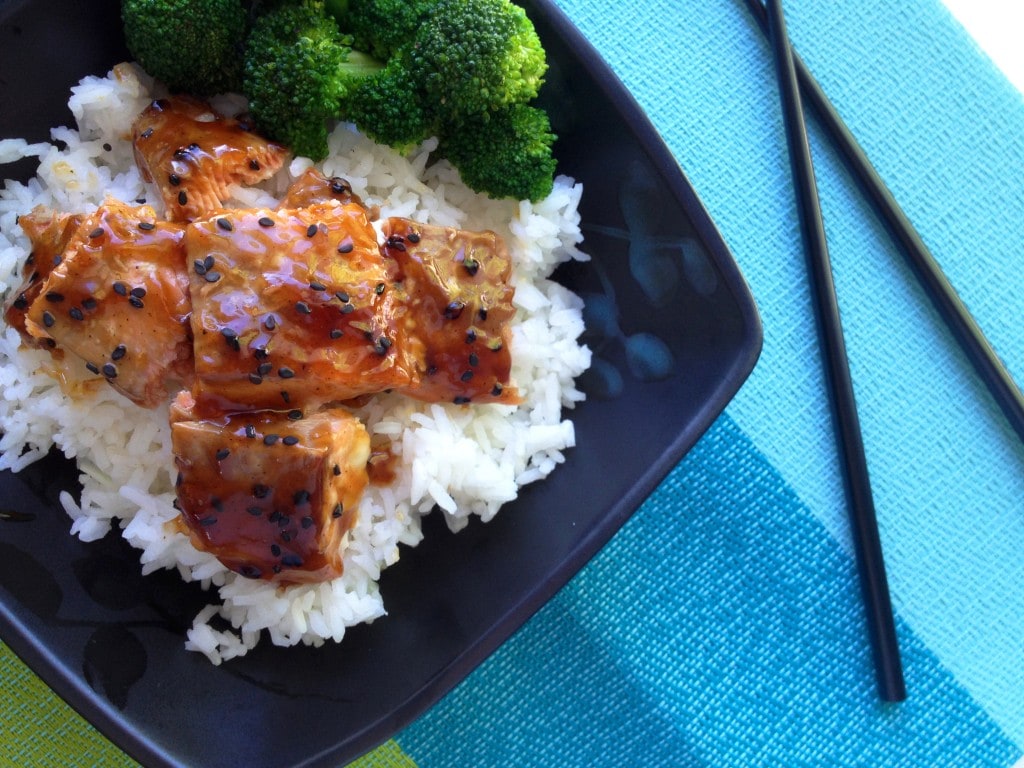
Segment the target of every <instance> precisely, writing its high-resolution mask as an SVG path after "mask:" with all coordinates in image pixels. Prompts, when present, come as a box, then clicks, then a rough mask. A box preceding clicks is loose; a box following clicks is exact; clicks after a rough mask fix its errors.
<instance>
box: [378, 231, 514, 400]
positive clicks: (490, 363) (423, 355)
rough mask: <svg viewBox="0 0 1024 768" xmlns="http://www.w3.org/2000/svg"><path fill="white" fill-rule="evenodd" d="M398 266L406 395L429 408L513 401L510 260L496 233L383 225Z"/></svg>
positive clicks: (387, 248)
mask: <svg viewBox="0 0 1024 768" xmlns="http://www.w3.org/2000/svg"><path fill="white" fill-rule="evenodd" d="M384 238H385V241H384V253H385V254H386V255H387V257H388V258H389V259H390V260H392V261H394V263H395V264H396V265H397V268H398V274H397V278H398V280H399V281H400V285H401V292H402V296H403V304H404V306H405V308H406V312H405V314H404V315H402V322H403V326H402V330H401V333H402V336H403V338H404V339H405V341H406V343H405V352H406V355H407V357H408V358H409V359H410V360H411V361H412V362H411V366H412V374H413V375H412V377H411V380H410V383H409V385H407V386H404V387H401V391H402V393H403V394H406V395H408V396H410V397H414V398H417V399H419V400H426V401H431V402H455V403H459V404H467V403H486V402H506V403H517V402H518V395H517V394H516V392H515V391H514V389H513V388H512V387H511V386H510V383H509V375H510V371H511V368H512V357H511V353H510V351H509V344H508V342H509V336H510V331H509V326H508V323H509V321H510V320H511V319H512V317H513V316H514V315H515V308H514V307H513V306H512V296H513V294H514V288H513V287H512V286H511V285H510V284H509V276H510V275H511V272H512V261H511V259H510V258H509V254H508V251H507V250H506V249H505V246H504V244H503V243H502V241H501V239H500V238H499V237H498V236H497V235H496V234H494V233H493V232H468V231H465V230H459V229H452V228H450V227H439V226H430V225H426V224H419V223H417V222H413V221H410V220H408V219H397V218H391V219H387V220H385V221H384Z"/></svg>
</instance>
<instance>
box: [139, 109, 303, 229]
mask: <svg viewBox="0 0 1024 768" xmlns="http://www.w3.org/2000/svg"><path fill="white" fill-rule="evenodd" d="M132 140H133V145H134V149H135V161H136V164H137V165H138V166H139V170H140V171H142V175H143V177H144V178H145V179H146V181H148V182H152V183H154V184H155V185H156V186H157V188H158V189H159V190H160V195H161V197H162V198H163V201H164V205H165V206H166V208H167V212H166V218H167V219H169V220H170V221H193V220H195V219H197V218H201V217H203V216H206V215H208V214H210V213H213V212H215V211H219V210H221V208H222V207H223V204H224V201H225V200H227V199H228V198H229V197H231V186H232V185H234V184H245V185H251V184H256V183H258V182H260V181H263V180H264V179H268V178H270V177H271V176H273V175H274V173H275V172H276V171H277V170H278V169H279V168H280V167H281V165H282V164H283V163H284V161H285V158H287V157H288V150H287V149H286V148H285V147H284V146H282V145H281V144H275V143H274V142H271V141H268V140H267V139H264V138H263V137H262V136H259V135H258V134H256V133H253V132H252V131H251V130H249V125H248V124H247V123H245V122H243V121H241V120H237V119H235V118H230V117H225V116H223V115H220V114H218V113H216V112H214V111H213V109H212V108H211V107H210V105H209V104H207V103H206V102H203V101H200V100H198V99H194V98H191V97H188V96H173V97H170V98H167V99H159V100H157V101H154V102H153V103H152V104H150V105H149V106H148V107H147V108H146V109H145V110H143V112H142V114H140V115H139V116H138V117H137V118H136V119H135V123H134V124H133V126H132Z"/></svg>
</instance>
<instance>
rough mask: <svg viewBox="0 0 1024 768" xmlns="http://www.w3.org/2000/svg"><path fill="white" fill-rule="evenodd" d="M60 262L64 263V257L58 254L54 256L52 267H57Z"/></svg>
mask: <svg viewBox="0 0 1024 768" xmlns="http://www.w3.org/2000/svg"><path fill="white" fill-rule="evenodd" d="M62 261H64V257H63V256H61V255H60V254H59V253H58V254H57V255H56V256H54V257H53V266H55V267H59V266H60V263H61V262H62Z"/></svg>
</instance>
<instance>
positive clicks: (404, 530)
mask: <svg viewBox="0 0 1024 768" xmlns="http://www.w3.org/2000/svg"><path fill="white" fill-rule="evenodd" d="M160 95H163V93H162V92H161V91H160V89H159V86H158V85H157V84H155V83H154V82H153V81H152V80H151V79H150V78H149V77H148V76H147V75H146V74H145V73H144V72H142V71H141V70H140V69H138V68H137V67H135V66H134V65H119V66H118V67H115V68H114V70H113V71H112V72H111V73H110V74H109V75H108V76H107V77H105V78H97V77H87V78H85V79H84V80H82V82H81V83H80V84H79V85H77V86H76V87H74V88H73V89H72V96H71V99H70V101H69V105H70V107H71V110H72V113H73V114H74V116H75V120H76V123H77V129H71V128H56V129H54V130H53V131H52V139H53V142H54V143H52V144H50V143H41V144H28V143H26V142H25V141H22V140H20V139H4V140H0V163H6V162H13V161H15V160H18V159H21V158H24V157H37V158H39V170H38V175H37V177H36V178H33V179H31V180H30V181H29V182H28V183H27V184H20V183H17V182H13V181H7V182H5V185H4V188H3V189H2V190H0V295H2V296H3V297H4V299H5V300H8V297H9V294H10V291H11V290H12V289H13V288H16V287H17V286H18V285H20V282H21V279H20V274H21V267H22V264H23V263H24V260H25V258H26V257H27V255H28V250H27V248H28V241H27V238H25V237H24V235H23V234H22V233H21V230H20V228H19V227H18V226H17V224H16V218H17V216H18V215H20V214H24V213H27V212H29V211H30V210H31V209H32V208H33V207H35V206H37V205H44V206H48V207H50V208H54V209H57V210H61V211H68V212H88V211H92V210H94V209H95V208H96V207H97V206H98V205H100V204H101V203H102V201H103V199H104V197H105V196H108V195H109V196H112V197H115V198H117V199H120V200H123V201H129V202H130V201H133V200H135V199H137V198H141V197H146V198H147V199H148V200H149V201H150V204H153V205H154V206H155V207H157V208H158V210H159V206H160V204H159V202H158V199H159V196H158V195H155V194H153V193H151V192H150V191H149V190H147V189H146V188H145V185H144V183H143V181H142V178H141V176H140V174H139V172H138V170H137V168H136V167H135V164H134V161H133V155H132V148H131V143H130V141H129V140H128V138H127V136H128V134H129V128H130V126H131V123H132V121H133V120H134V118H135V117H136V115H137V114H138V113H139V112H140V111H141V110H142V109H143V108H145V106H146V105H147V104H148V102H149V101H150V100H151V99H152V98H155V97H158V96H160ZM215 106H217V107H218V108H219V109H221V110H222V111H224V112H226V113H229V114H232V113H235V112H237V111H239V110H240V109H242V108H244V102H242V101H240V100H239V98H238V97H222V98H220V99H218V100H216V101H215ZM435 148H436V142H435V141H427V142H425V143H424V144H423V145H422V146H420V147H419V148H417V149H416V150H415V151H413V152H411V153H410V154H409V156H408V157H404V156H401V155H399V154H397V153H395V152H393V151H391V150H390V149H388V148H386V147H381V146H378V145H376V144H374V143H373V142H371V141H369V140H368V139H366V138H365V137H363V136H361V135H360V134H359V133H358V132H356V131H355V130H354V129H353V128H352V127H351V126H347V125H344V124H343V125H339V126H338V127H337V129H336V130H335V131H334V132H333V134H332V135H331V137H330V151H331V153H330V156H329V157H328V158H327V159H326V160H325V161H324V162H323V163H322V164H320V167H321V170H323V172H324V173H326V174H327V175H328V176H333V175H338V176H343V177H344V178H346V179H348V181H349V182H350V183H351V184H352V187H353V190H354V191H355V192H356V194H358V195H360V196H361V197H362V198H363V200H364V201H365V202H367V203H368V204H377V205H379V206H380V208H381V215H382V218H383V217H387V216H404V217H408V218H412V219H415V220H417V221H420V222H424V223H432V224H440V225H447V226H460V227H465V228H470V229H492V230H494V231H495V232H497V233H498V234H500V235H501V236H502V237H503V238H504V240H505V242H506V244H507V246H508V248H509V250H510V252H511V253H512V255H513V258H514V261H515V268H514V273H513V277H512V280H513V282H514V284H515V286H516V294H515V303H516V307H517V310H518V311H517V315H516V318H515V321H514V323H513V329H512V345H511V351H512V359H513V370H512V378H513V381H514V383H515V384H516V386H517V387H518V388H519V391H520V392H521V393H522V395H523V397H524V402H523V403H522V405H520V406H519V407H512V406H504V405H494V404H492V405H478V406H471V407H469V408H466V407H460V406H454V405H436V404H426V403H419V402H416V401H413V400H410V399H408V398H402V397H399V396H396V395H381V396H378V397H376V398H374V399H373V400H372V401H371V402H370V403H369V404H368V405H366V406H365V407H363V408H362V409H361V410H359V411H358V412H357V413H358V415H359V416H360V417H361V418H362V419H363V421H364V423H365V424H366V425H367V428H368V430H369V431H370V433H371V434H379V435H384V436H386V437H388V438H390V439H391V440H392V445H393V451H394V453H395V454H396V455H397V459H396V462H395V465H396V466H395V469H396V475H397V476H396V479H395V481H394V483H392V484H390V485H387V486H377V485H371V486H370V487H369V488H368V490H367V492H366V494H365V497H364V499H363V501H362V503H361V505H360V517H359V522H358V524H357V526H356V527H355V529H354V530H353V531H352V532H351V535H350V541H349V546H348V548H347V550H346V552H345V559H344V562H345V570H344V574H343V575H342V576H341V577H339V578H337V579H335V580H333V581H330V582H326V583H322V584H313V585H302V586H289V587H278V586H275V585H273V584H270V583H267V582H263V581H255V580H250V579H245V578H242V577H239V576H236V575H235V574H234V573H232V572H230V571H228V570H227V569H226V568H225V567H224V566H223V565H221V564H220V562H219V561H217V560H216V559H215V558H214V557H213V556H212V555H209V554H206V553H204V552H200V551H198V550H196V549H195V548H194V547H193V546H192V544H191V542H190V541H189V539H188V537H187V536H186V535H185V534H183V533H181V532H180V531H178V530H177V529H176V527H174V526H173V525H167V523H168V522H169V521H172V520H173V519H174V518H175V517H176V515H177V512H176V510H175V509H174V507H173V506H172V503H173V500H174V491H173V480H174V476H175V474H176V472H175V468H174V462H173V459H172V456H171V450H170V429H169V427H168V425H167V409H166V407H164V408H159V409H157V410H155V411H150V410H145V409H142V408H139V407H137V406H135V405H133V404H132V403H130V402H129V401H128V400H127V399H125V398H124V397H122V396H121V395H120V394H118V393H117V392H115V391H114V390H113V389H112V388H111V387H108V386H106V385H102V386H76V382H75V381H74V380H73V379H74V375H73V374H71V379H72V380H71V381H70V382H69V383H67V384H65V386H64V388H62V387H61V385H60V384H58V382H57V380H56V379H55V378H54V377H53V376H52V375H50V374H51V372H52V371H53V370H54V363H53V361H52V360H51V358H50V356H49V355H48V354H47V353H45V352H42V351H39V350H35V349H26V348H25V347H23V346H22V345H21V343H20V337H19V335H18V333H17V332H16V331H15V330H13V329H11V328H8V327H6V326H5V325H3V324H2V321H0V392H2V395H0V431H2V433H3V435H2V437H0V469H8V470H11V471H15V472H17V471H19V470H21V469H23V468H24V467H25V466H27V465H28V464H30V463H32V462H33V461H35V460H37V459H39V458H41V457H42V456H44V455H45V454H46V453H47V451H49V450H50V449H51V448H53V447H54V446H55V447H57V448H58V449H60V450H61V451H62V452H63V453H64V455H65V456H67V457H69V458H72V459H75V460H76V461H77V462H78V467H79V469H80V473H81V480H82V485H83V491H82V494H81V496H80V497H79V498H73V497H72V496H71V495H70V494H68V493H64V494H62V496H61V502H62V504H63V506H64V508H65V509H66V510H67V512H68V514H69V515H70V517H71V519H72V523H71V531H72V533H73V534H74V535H76V536H78V537H79V538H80V539H82V540H83V541H92V540H95V539H98V538H101V537H103V536H105V535H106V534H107V533H108V532H109V531H110V530H111V528H112V527H114V526H115V525H116V527H118V528H119V529H120V532H121V535H122V536H124V538H125V539H126V540H127V541H128V542H130V543H131V544H132V545H133V546H134V547H136V548H138V549H139V550H140V551H141V553H140V562H141V566H142V570H143V572H145V573H149V572H152V571H155V570H157V569H161V568H171V569H177V570H178V572H179V573H180V574H181V576H182V578H183V579H185V580H187V581H200V582H202V584H203V585H204V586H206V587H208V588H209V589H210V590H211V593H210V594H211V605H209V606H208V607H207V608H205V609H204V610H202V611H201V612H200V613H199V614H198V615H197V616H196V617H195V620H194V623H193V626H192V628H191V630H190V631H189V632H188V640H187V642H186V644H185V645H186V647H187V648H189V649H191V650H195V651H199V652H201V653H203V654H205V655H206V656H207V657H208V658H209V659H210V660H211V661H212V662H213V663H215V664H219V663H220V662H221V661H224V660H226V659H230V658H233V657H236V656H241V655H243V654H245V653H246V652H247V651H248V650H249V649H250V648H253V647H254V646H255V645H256V644H257V642H258V641H259V640H260V638H261V637H263V636H264V634H265V635H266V636H269V638H270V639H271V641H272V642H274V643H275V644H278V645H293V644H296V643H305V644H310V645H320V644H321V643H323V642H324V641H325V640H333V641H336V642H337V641H340V640H341V639H342V637H343V636H344V634H345V629H346V627H349V626H351V625H353V624H357V623H360V622H369V621H373V620H374V619H377V618H379V617H381V616H383V615H384V613H385V607H384V601H383V599H382V596H381V594H380V592H379V589H378V584H377V579H378V578H379V576H380V573H381V570H382V569H384V568H386V567H388V566H390V565H393V564H394V563H395V562H397V561H398V559H399V557H400V553H401V549H400V547H401V546H415V545H416V544H417V543H418V542H419V541H420V539H421V538H422V532H421V527H420V520H421V517H422V516H423V515H425V514H427V513H428V512H430V511H431V510H434V509H439V510H440V514H443V515H444V517H445V520H446V522H447V523H448V526H449V527H450V528H451V529H452V530H458V529H460V528H462V527H463V526H464V525H466V523H467V522H468V520H469V518H470V517H471V516H473V515H476V516H478V517H480V518H481V519H482V520H484V521H487V520H490V519H491V518H492V517H493V516H494V515H495V514H496V513H497V512H498V510H499V509H500V508H501V506H502V505H503V504H505V503H506V502H509V501H511V500H512V499H514V498H516V495H517V493H518V489H519V487H520V486H521V485H524V484H526V483H530V482H535V481H537V480H540V479H542V478H544V477H546V476H547V475H548V474H549V473H550V472H551V471H552V470H554V469H555V467H556V466H557V465H558V464H559V463H561V462H562V461H563V459H564V451H565V450H566V449H567V448H571V447H572V446H573V444H574V433H573V426H572V422H571V421H569V420H567V419H563V418H562V409H563V408H572V407H573V406H574V405H575V404H576V403H577V402H579V401H580V400H582V399H583V395H582V394H581V393H580V392H579V391H578V390H577V389H576V387H575V385H574V379H575V377H577V376H579V375H580V374H581V373H582V372H583V371H584V370H585V369H586V368H587V366H588V365H589V364H590V352H589V350H587V349H586V347H583V346H581V345H580V344H579V343H578V341H577V340H578V337H579V335H580V334H581V333H582V331H583V321H582V316H581V308H582V303H581V301H580V300H579V298H578V297H576V296H575V295H573V294H572V293H571V292H569V291H568V290H566V289H565V288H563V287H561V286H560V285H558V284H556V283H554V282H552V281H551V280H549V279H548V276H549V275H550V274H551V272H552V270H553V269H554V268H555V266H557V265H558V264H559V263H561V262H563V261H566V260H569V259H580V260H582V259H585V258H586V257H585V256H584V254H582V253H581V252H580V251H579V250H578V245H579V243H580V242H581V240H582V236H581V234H580V229H579V215H578V213H577V204H578V202H579V199H580V194H581V192H582V189H581V187H580V185H579V184H576V183H574V182H573V180H571V179H568V178H564V177H561V178H558V179H557V180H556V182H555V188H554V191H553V192H552V193H551V195H550V196H549V197H548V198H547V199H546V200H543V201H541V202H539V203H533V204H531V203H528V202H514V201H508V200H505V201H494V200H491V199H489V198H487V197H485V196H482V195H477V194H474V193H473V192H471V191H470V190H468V189H467V188H466V187H465V186H464V185H463V184H462V183H461V182H460V181H459V178H458V174H457V173H456V171H455V170H454V169H453V168H452V167H451V165H449V164H448V163H447V162H444V161H439V162H435V163H429V162H428V161H429V160H430V153H431V151H432V150H434V149H435ZM309 165H310V162H309V161H308V160H305V159H301V158H300V159H296V160H295V161H293V162H292V163H291V166H290V167H289V168H287V169H284V170H282V172H281V173H279V174H278V176H277V177H276V178H275V179H273V180H271V182H268V184H266V185H265V189H246V190H241V189H240V190H238V191H237V193H236V200H235V204H237V205H240V206H256V205H273V204H275V202H276V195H280V194H281V193H282V192H283V190H284V189H285V188H286V187H287V185H288V184H289V183H290V182H291V181H292V179H294V178H295V177H296V176H298V175H299V174H300V173H301V172H302V171H303V170H304V169H305V168H306V167H308V166H309ZM64 375H65V376H68V375H69V374H68V373H66V372H65V373H64ZM69 392H73V393H74V396H73V397H71V396H69V394H68V393H69ZM115 521H116V523H115ZM214 594H215V599H214ZM216 617H220V619H226V620H227V622H228V623H230V626H231V627H232V629H231V630H226V631H225V630H218V629H215V628H214V626H212V625H211V622H213V624H215V625H216V626H225V624H224V622H223V621H222V620H218V619H216ZM264 631H265V633H264Z"/></svg>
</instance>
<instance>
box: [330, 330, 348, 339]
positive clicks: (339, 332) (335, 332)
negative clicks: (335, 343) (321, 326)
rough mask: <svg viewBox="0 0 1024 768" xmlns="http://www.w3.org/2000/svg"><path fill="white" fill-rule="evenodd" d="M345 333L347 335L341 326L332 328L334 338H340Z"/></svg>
mask: <svg viewBox="0 0 1024 768" xmlns="http://www.w3.org/2000/svg"><path fill="white" fill-rule="evenodd" d="M344 335H345V332H344V331H343V330H341V329H340V328H332V329H331V338H332V339H340V338H341V337H342V336H344Z"/></svg>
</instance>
